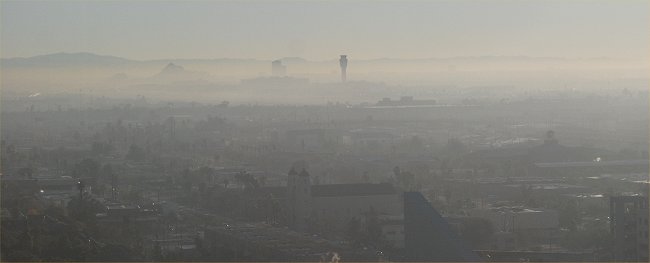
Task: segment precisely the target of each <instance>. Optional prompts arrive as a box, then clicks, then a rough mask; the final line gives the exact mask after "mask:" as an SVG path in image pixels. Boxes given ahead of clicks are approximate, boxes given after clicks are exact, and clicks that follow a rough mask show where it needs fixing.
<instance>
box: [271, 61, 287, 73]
mask: <svg viewBox="0 0 650 263" xmlns="http://www.w3.org/2000/svg"><path fill="white" fill-rule="evenodd" d="M271 75H272V76H273V77H284V76H286V75H287V66H285V65H282V61H281V60H274V61H273V62H271Z"/></svg>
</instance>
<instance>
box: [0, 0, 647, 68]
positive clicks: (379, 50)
mask: <svg viewBox="0 0 650 263" xmlns="http://www.w3.org/2000/svg"><path fill="white" fill-rule="evenodd" d="M0 8H1V15H0V17H1V23H0V27H1V30H2V32H1V37H2V38H1V40H0V41H1V42H0V44H1V49H0V50H1V52H2V54H1V56H2V57H4V58H7V57H27V56H34V55H41V54H47V53H56V52H93V53H98V54H103V55H114V56H120V57H126V58H132V59H156V58H221V57H230V58H260V59H273V58H280V57H286V56H301V57H304V58H307V59H316V60H321V59H336V58H337V57H338V55H339V54H349V55H350V57H351V58H357V59H369V58H383V57H390V58H422V57H451V56H483V55H508V56H510V55H514V56H517V55H525V56H552V57H625V58H634V57H642V58H648V57H650V34H649V32H650V26H649V25H650V16H649V13H650V1H647V0H639V1H635V0H624V1H622V0H610V1H577V0H560V1H542V0H539V1H487V0H485V1H459V0H455V1H412V2H404V1H399V2H398V1H394V2H393V1H387V2H381V3H376V2H369V1H323V2H312V1H299V2H280V1H264V2H254V1H237V2H223V1H194V2H188V1H167V2H163V1H110V2H109V1H61V2H55V1H43V2H40V1H29V2H24V1H21V2H18V1H6V0H2V1H0Z"/></svg>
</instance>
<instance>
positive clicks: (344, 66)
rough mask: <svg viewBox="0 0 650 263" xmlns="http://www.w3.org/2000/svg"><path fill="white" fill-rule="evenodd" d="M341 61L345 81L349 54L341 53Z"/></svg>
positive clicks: (342, 77)
mask: <svg viewBox="0 0 650 263" xmlns="http://www.w3.org/2000/svg"><path fill="white" fill-rule="evenodd" d="M339 63H340V64H341V81H343V82H345V80H346V79H347V73H346V69H347V68H348V55H341V59H339Z"/></svg>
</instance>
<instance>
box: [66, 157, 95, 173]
mask: <svg viewBox="0 0 650 263" xmlns="http://www.w3.org/2000/svg"><path fill="white" fill-rule="evenodd" d="M99 167H100V165H99V163H98V162H97V161H95V160H93V159H90V158H86V159H83V160H82V161H81V162H79V163H78V164H76V165H75V167H74V170H73V171H72V174H73V175H74V176H76V177H96V176H97V175H98V174H99Z"/></svg>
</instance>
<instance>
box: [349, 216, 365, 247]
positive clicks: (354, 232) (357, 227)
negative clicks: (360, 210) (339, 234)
mask: <svg viewBox="0 0 650 263" xmlns="http://www.w3.org/2000/svg"><path fill="white" fill-rule="evenodd" d="M345 236H346V238H347V239H348V240H350V242H352V245H353V246H355V247H356V246H358V245H359V243H360V241H361V222H359V220H358V219H357V218H356V217H353V218H351V219H350V220H349V221H348V225H347V229H346V231H345Z"/></svg>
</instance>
